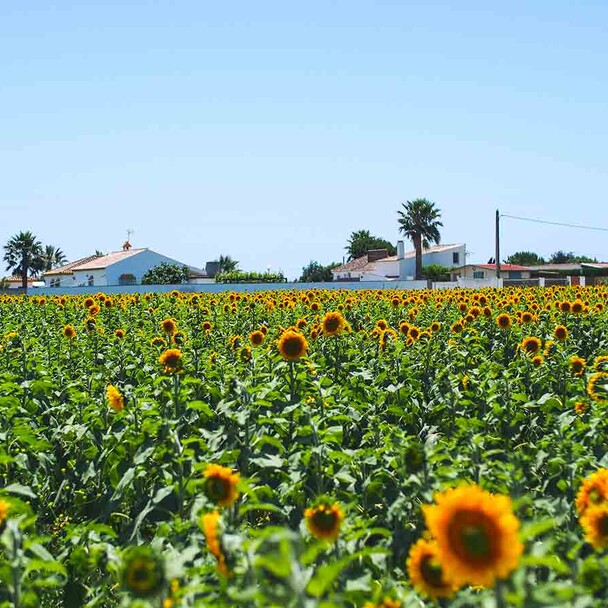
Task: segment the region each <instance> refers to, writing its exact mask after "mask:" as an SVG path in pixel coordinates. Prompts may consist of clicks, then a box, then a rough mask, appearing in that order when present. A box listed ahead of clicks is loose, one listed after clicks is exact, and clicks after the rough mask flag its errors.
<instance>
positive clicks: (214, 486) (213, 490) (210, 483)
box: [205, 477, 230, 500]
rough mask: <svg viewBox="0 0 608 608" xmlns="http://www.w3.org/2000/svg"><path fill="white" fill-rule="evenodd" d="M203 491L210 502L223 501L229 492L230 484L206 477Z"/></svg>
mask: <svg viewBox="0 0 608 608" xmlns="http://www.w3.org/2000/svg"><path fill="white" fill-rule="evenodd" d="M205 490H206V494H207V496H208V497H209V498H210V499H211V500H223V499H224V498H226V497H227V496H228V493H229V492H230V484H228V483H227V482H226V480H225V479H222V478H220V477H208V478H207V483H206V484H205Z"/></svg>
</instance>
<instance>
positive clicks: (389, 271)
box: [361, 260, 399, 281]
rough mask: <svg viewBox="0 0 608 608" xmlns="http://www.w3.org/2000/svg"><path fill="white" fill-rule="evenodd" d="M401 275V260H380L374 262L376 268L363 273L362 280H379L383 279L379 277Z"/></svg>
mask: <svg viewBox="0 0 608 608" xmlns="http://www.w3.org/2000/svg"><path fill="white" fill-rule="evenodd" d="M398 276H399V260H390V261H388V262H383V261H382V260H378V261H376V262H374V270H368V271H366V272H362V273H361V280H362V281H378V280H382V278H379V277H398Z"/></svg>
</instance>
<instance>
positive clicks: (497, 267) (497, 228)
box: [495, 209, 500, 279]
mask: <svg viewBox="0 0 608 608" xmlns="http://www.w3.org/2000/svg"><path fill="white" fill-rule="evenodd" d="M495 254H496V260H495V261H496V278H497V279H500V213H499V211H498V209H496V251H495Z"/></svg>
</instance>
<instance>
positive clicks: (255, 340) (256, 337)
mask: <svg viewBox="0 0 608 608" xmlns="http://www.w3.org/2000/svg"><path fill="white" fill-rule="evenodd" d="M249 342H251V344H252V345H253V346H260V344H262V342H264V334H263V333H262V332H261V331H260V330H257V331H252V332H251V333H250V334H249Z"/></svg>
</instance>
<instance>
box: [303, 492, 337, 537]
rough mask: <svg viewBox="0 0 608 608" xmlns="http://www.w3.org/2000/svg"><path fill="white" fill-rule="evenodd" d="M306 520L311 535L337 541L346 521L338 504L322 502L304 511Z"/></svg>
mask: <svg viewBox="0 0 608 608" xmlns="http://www.w3.org/2000/svg"><path fill="white" fill-rule="evenodd" d="M304 518H305V519H306V525H307V526H308V530H309V531H310V533H311V534H312V535H313V536H315V537H316V538H320V539H325V540H336V539H337V538H338V534H339V533H340V524H341V522H342V520H343V519H344V515H343V514H342V510H341V509H340V505H339V504H338V503H334V504H333V505H330V504H329V502H323V501H322V502H320V503H318V504H317V505H316V506H314V507H309V508H308V509H306V511H304Z"/></svg>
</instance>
